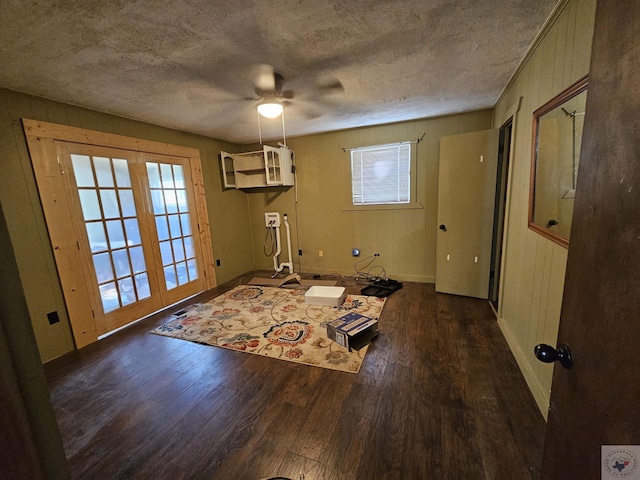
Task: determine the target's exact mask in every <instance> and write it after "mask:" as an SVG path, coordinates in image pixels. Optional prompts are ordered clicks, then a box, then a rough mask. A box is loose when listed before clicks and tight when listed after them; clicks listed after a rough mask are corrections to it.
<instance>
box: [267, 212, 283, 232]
mask: <svg viewBox="0 0 640 480" xmlns="http://www.w3.org/2000/svg"><path fill="white" fill-rule="evenodd" d="M264 225H265V227H267V228H269V227H279V226H280V213H278V212H265V214H264Z"/></svg>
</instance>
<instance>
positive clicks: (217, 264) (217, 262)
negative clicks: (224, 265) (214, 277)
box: [216, 258, 220, 267]
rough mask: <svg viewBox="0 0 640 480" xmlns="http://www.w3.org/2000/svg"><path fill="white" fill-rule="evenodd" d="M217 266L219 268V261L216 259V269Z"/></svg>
mask: <svg viewBox="0 0 640 480" xmlns="http://www.w3.org/2000/svg"><path fill="white" fill-rule="evenodd" d="M219 266H220V259H219V258H218V259H216V267H219Z"/></svg>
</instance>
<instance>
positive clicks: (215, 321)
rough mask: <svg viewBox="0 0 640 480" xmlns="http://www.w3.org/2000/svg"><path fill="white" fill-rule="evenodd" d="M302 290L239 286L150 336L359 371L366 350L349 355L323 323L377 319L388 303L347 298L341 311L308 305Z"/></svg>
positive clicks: (193, 309)
mask: <svg viewBox="0 0 640 480" xmlns="http://www.w3.org/2000/svg"><path fill="white" fill-rule="evenodd" d="M304 294H305V291H304V290H289V289H282V288H275V287H260V286H250V285H240V286H238V287H235V288H234V289H233V290H230V291H228V292H227V293H225V294H223V295H220V296H219V297H216V298H214V299H213V300H210V301H209V302H206V303H199V304H194V305H191V306H190V307H188V308H187V310H186V311H185V312H184V313H182V314H181V315H180V316H178V317H176V318H175V319H174V320H171V321H169V322H167V323H165V324H164V325H161V326H160V327H158V328H156V329H154V330H152V331H151V333H155V334H157V335H164V336H167V337H174V338H180V339H182V340H189V341H191V342H197V343H203V344H206V345H214V346H216V347H223V348H228V349H231V350H237V351H240V352H247V353H253V354H256V355H264V356H266V357H271V358H279V359H282V360H288V361H291V362H298V363H305V364H307V365H315V366H318V367H323V368H330V369H333V370H341V371H345V372H353V373H357V372H358V371H359V370H360V365H361V364H362V361H363V359H364V356H365V354H366V352H367V349H368V346H365V347H363V348H361V349H360V350H353V351H351V352H349V351H348V350H347V349H346V348H345V347H343V346H341V345H339V344H337V343H335V342H333V341H331V340H329V339H328V338H327V332H326V328H325V325H326V324H327V323H328V322H330V321H332V320H335V319H336V318H339V317H341V316H343V315H345V314H347V313H349V312H355V313H359V314H360V315H364V316H367V317H371V318H376V319H377V318H379V316H380V312H381V311H382V307H383V306H384V302H385V299H384V298H377V297H366V296H362V295H347V297H346V298H345V301H344V303H343V304H342V306H341V307H339V308H338V307H327V306H319V305H308V304H307V303H306V302H305V298H304Z"/></svg>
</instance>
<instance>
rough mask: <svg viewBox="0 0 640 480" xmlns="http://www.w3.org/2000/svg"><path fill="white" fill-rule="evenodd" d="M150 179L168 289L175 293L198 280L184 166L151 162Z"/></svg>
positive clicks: (148, 173)
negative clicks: (177, 289)
mask: <svg viewBox="0 0 640 480" xmlns="http://www.w3.org/2000/svg"><path fill="white" fill-rule="evenodd" d="M147 177H148V179H149V188H150V189H151V204H152V207H153V214H154V215H155V219H156V222H155V223H156V230H157V233H158V240H159V243H160V256H161V258H162V265H163V272H164V279H165V286H166V288H167V290H171V289H173V288H176V287H177V286H179V285H184V284H186V283H189V282H192V281H194V280H196V279H197V278H198V268H197V263H196V260H195V251H194V248H193V236H192V233H191V223H190V222H191V219H190V217H189V215H190V213H189V203H188V201H187V191H186V187H185V182H184V170H183V167H182V165H173V164H171V163H156V162H147Z"/></svg>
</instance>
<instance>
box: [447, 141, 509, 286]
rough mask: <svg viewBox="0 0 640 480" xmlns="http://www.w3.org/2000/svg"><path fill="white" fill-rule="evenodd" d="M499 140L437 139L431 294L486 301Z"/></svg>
mask: <svg viewBox="0 0 640 480" xmlns="http://www.w3.org/2000/svg"><path fill="white" fill-rule="evenodd" d="M499 135H500V130H498V129H493V130H483V131H480V132H472V133H465V134H461V135H452V136H448V137H442V139H441V140H440V165H439V170H440V172H439V177H438V233H437V247H436V256H437V257H436V291H437V292H443V293H452V294H456V295H464V296H468V297H477V298H488V294H489V276H490V270H491V239H492V234H493V216H494V203H495V197H496V175H497V164H498V144H499Z"/></svg>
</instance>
